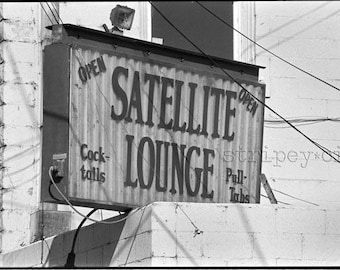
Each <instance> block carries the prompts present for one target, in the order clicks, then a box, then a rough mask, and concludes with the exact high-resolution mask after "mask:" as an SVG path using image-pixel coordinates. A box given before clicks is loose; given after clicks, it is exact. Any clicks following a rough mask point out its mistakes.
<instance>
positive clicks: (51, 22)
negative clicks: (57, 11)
mask: <svg viewBox="0 0 340 270" xmlns="http://www.w3.org/2000/svg"><path fill="white" fill-rule="evenodd" d="M40 6H41V7H42V9H43V10H44V12H45V14H46V16H47V18H48V19H49V20H50V23H51V24H53V21H52V20H51V18H50V16H48V13H47V11H46V10H45V8H44V6H43V5H42V4H41V2H40Z"/></svg>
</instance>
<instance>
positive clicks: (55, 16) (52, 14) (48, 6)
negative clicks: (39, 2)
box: [46, 2, 60, 24]
mask: <svg viewBox="0 0 340 270" xmlns="http://www.w3.org/2000/svg"><path fill="white" fill-rule="evenodd" d="M46 5H47V6H48V8H49V9H50V11H51V13H52V15H53V17H54V19H55V21H56V22H57V24H60V23H59V21H58V19H57V18H56V16H55V15H54V13H53V11H52V9H51V7H50V5H49V4H48V2H46Z"/></svg>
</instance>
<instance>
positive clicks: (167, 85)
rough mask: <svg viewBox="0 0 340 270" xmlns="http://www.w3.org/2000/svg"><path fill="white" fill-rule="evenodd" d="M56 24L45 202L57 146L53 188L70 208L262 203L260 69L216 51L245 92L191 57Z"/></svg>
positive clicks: (49, 59)
mask: <svg viewBox="0 0 340 270" xmlns="http://www.w3.org/2000/svg"><path fill="white" fill-rule="evenodd" d="M53 27H55V28H54V29H53V33H54V36H57V38H56V41H55V43H54V44H52V45H49V46H47V47H46V49H45V56H44V59H45V60H44V61H45V62H44V128H43V168H42V169H43V172H42V199H43V200H44V201H50V202H57V203H63V199H62V198H61V196H60V195H59V194H58V191H57V190H56V189H55V187H54V186H51V185H49V177H48V168H49V167H50V166H52V165H53V162H55V160H53V157H55V156H56V155H59V156H60V154H64V155H62V156H63V157H64V159H65V160H63V162H64V163H63V164H64V166H62V167H60V168H59V167H58V166H57V167H56V168H57V169H58V168H59V170H60V171H61V172H58V173H59V174H60V175H62V179H61V181H60V182H59V183H58V184H57V185H58V187H59V189H60V190H61V191H62V192H63V193H64V194H65V196H66V197H67V198H68V199H69V200H70V201H71V202H72V203H74V204H75V205H83V206H92V207H94V206H100V207H103V208H111V209H117V210H120V209H125V208H130V207H136V206H142V205H146V204H148V203H150V202H153V201H176V202H177V201H181V202H182V201H185V202H202V203H237V202H238V203H256V202H259V189H260V181H259V175H260V173H261V150H262V137H263V135H262V134H263V114H264V109H263V105H262V104H261V103H260V102H259V100H260V101H261V102H264V96H265V93H264V85H263V84H260V83H259V82H258V70H259V68H260V67H258V66H253V65H249V64H244V63H240V62H235V61H230V60H225V59H220V58H213V59H214V60H215V62H216V63H218V65H219V66H220V67H222V68H223V69H225V71H226V72H227V73H228V74H230V75H232V76H233V78H235V79H236V80H237V81H238V82H239V83H241V84H242V86H243V87H244V88H241V87H240V86H239V85H238V84H237V83H236V82H234V81H233V80H232V79H231V78H230V77H228V76H227V75H226V74H225V73H223V72H222V71H221V69H220V68H219V67H216V66H213V65H212V64H211V63H210V60H209V59H207V58H205V57H203V56H201V55H199V54H195V53H190V52H187V51H182V50H178V49H174V48H170V47H165V46H161V45H158V44H153V43H149V42H144V41H138V40H134V39H131V38H127V37H122V36H115V35H112V34H108V33H104V32H101V31H96V30H92V29H86V28H83V27H79V26H73V25H64V26H53ZM253 96H255V97H256V99H255V98H254V97H253ZM65 154H66V155H65Z"/></svg>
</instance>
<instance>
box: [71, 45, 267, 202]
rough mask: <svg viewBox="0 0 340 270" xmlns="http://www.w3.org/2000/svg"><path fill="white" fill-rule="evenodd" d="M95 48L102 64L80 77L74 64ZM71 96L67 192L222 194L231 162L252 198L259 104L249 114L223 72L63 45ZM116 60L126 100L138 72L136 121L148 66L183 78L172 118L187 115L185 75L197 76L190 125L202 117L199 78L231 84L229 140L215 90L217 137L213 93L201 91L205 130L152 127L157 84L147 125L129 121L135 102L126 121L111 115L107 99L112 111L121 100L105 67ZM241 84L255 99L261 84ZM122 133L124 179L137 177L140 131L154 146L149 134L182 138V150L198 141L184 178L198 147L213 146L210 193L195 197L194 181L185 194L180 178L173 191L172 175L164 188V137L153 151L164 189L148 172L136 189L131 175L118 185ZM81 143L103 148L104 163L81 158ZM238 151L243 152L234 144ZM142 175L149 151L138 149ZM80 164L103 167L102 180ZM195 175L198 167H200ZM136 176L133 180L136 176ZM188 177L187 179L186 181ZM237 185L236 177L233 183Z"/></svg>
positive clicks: (150, 196)
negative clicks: (147, 184) (146, 184)
mask: <svg viewBox="0 0 340 270" xmlns="http://www.w3.org/2000/svg"><path fill="white" fill-rule="evenodd" d="M100 56H103V59H104V62H105V65H106V68H107V70H106V71H105V72H104V73H101V74H99V75H98V76H91V79H89V80H87V82H86V83H83V82H82V81H81V80H80V78H79V75H78V69H79V67H80V66H85V64H88V63H90V62H91V61H92V60H94V59H96V58H97V57H100ZM70 65H71V71H70V72H71V75H70V76H71V80H70V89H71V97H70V98H71V102H70V127H71V128H70V129H71V130H70V153H69V154H70V161H69V162H70V163H69V167H70V175H69V191H68V195H69V197H70V198H73V199H74V200H77V199H82V200H87V201H89V202H96V203H102V204H108V205H111V204H116V203H119V204H127V205H145V204H147V203H149V202H152V201H188V202H219V203H223V202H230V190H229V187H232V186H235V184H233V183H231V182H229V183H226V181H225V179H226V168H227V167H229V168H232V169H233V171H234V173H236V172H237V170H243V171H244V174H245V176H246V177H247V178H246V179H245V182H244V184H243V187H242V189H243V192H247V193H249V194H250V202H255V197H256V182H257V180H258V175H259V173H260V171H259V170H260V163H261V155H260V151H261V145H262V125H263V106H261V105H260V104H258V105H259V106H258V108H257V111H256V113H255V115H254V116H252V115H251V114H250V113H249V111H247V110H246V105H244V104H242V103H240V102H239V101H238V98H239V93H240V87H239V86H238V85H237V84H236V83H234V82H231V81H230V80H228V79H226V77H225V76H222V75H218V74H219V73H220V72H219V73H213V72H212V71H211V70H209V69H208V68H207V70H200V69H197V68H196V67H195V68H193V69H186V68H181V67H179V66H175V65H172V66H171V65H166V66H165V65H164V64H163V63H158V62H157V61H150V62H146V61H145V62H144V61H142V60H140V59H137V58H136V59H134V58H132V57H129V58H127V57H126V56H125V55H123V54H121V55H120V54H118V53H117V54H115V55H109V54H105V53H104V54H100V53H99V52H97V51H92V50H90V49H83V48H80V47H78V48H76V49H71V61H70ZM117 66H122V67H124V68H128V70H129V75H128V80H126V79H125V78H124V77H123V78H120V80H119V84H120V85H121V87H122V88H123V89H124V90H125V91H126V94H127V97H128V100H129V101H130V95H131V87H132V83H133V74H134V72H135V71H138V72H139V74H140V90H141V100H142V115H143V120H144V122H145V121H146V119H147V113H148V111H147V110H148V98H149V97H148V92H149V83H147V84H145V83H144V74H145V73H148V74H153V75H158V76H160V77H168V78H171V79H174V80H180V81H183V82H184V84H183V87H182V93H181V94H182V97H181V100H180V121H179V123H180V126H181V125H182V123H183V122H184V121H185V122H187V126H188V119H189V101H190V91H189V87H188V83H189V82H194V83H197V84H198V87H197V89H196V92H195V107H194V113H193V118H194V128H195V127H196V126H197V125H198V124H201V126H202V118H203V102H204V91H203V86H204V85H206V86H210V87H215V88H222V89H224V90H231V91H234V92H236V94H237V99H233V100H232V102H231V108H233V107H235V110H236V116H235V118H233V117H231V124H230V125H231V126H232V129H231V130H232V131H234V132H235V136H234V140H233V141H231V142H228V141H227V140H224V139H222V138H221V137H222V136H223V134H224V117H225V115H224V114H225V107H226V100H227V99H226V98H225V97H224V98H221V101H220V107H219V110H220V112H219V116H220V117H219V134H220V138H212V137H211V133H212V130H213V118H212V116H213V114H214V110H215V104H214V103H215V98H214V97H213V96H210V97H209V106H208V121H207V126H208V127H207V131H208V136H207V137H205V136H203V135H190V134H189V133H187V132H180V131H176V132H174V131H173V130H172V129H171V130H165V129H160V128H158V127H157V124H158V123H159V115H160V103H161V86H157V84H156V87H155V91H154V98H153V123H154V124H155V125H154V126H153V127H152V128H151V127H149V126H147V125H140V124H136V123H135V119H136V110H135V109H133V110H132V119H133V121H132V122H131V123H130V122H126V121H125V120H122V121H116V120H113V119H112V118H111V106H112V105H114V107H115V110H117V111H118V112H120V110H121V102H120V100H118V99H117V97H116V95H115V94H114V92H113V90H112V72H113V70H114V68H115V67H117ZM244 86H245V87H246V88H247V89H248V90H249V91H250V92H251V93H253V94H254V95H255V96H256V97H257V98H259V99H260V100H263V97H264V94H263V91H264V89H263V87H261V85H258V84H256V83H255V84H249V83H247V84H244ZM167 95H168V96H172V97H173V98H172V99H173V100H172V105H167V106H166V112H167V114H166V120H168V119H170V118H172V119H174V106H175V102H176V101H175V91H174V90H173V89H171V88H169V89H168V94H167ZM126 135H133V136H134V141H133V144H132V160H131V179H132V181H135V180H136V179H137V158H136V157H137V152H138V145H139V142H140V140H141V138H143V137H145V136H147V137H149V138H151V140H152V141H153V144H154V147H155V151H156V143H155V141H156V140H159V141H164V142H169V143H172V142H175V143H177V144H178V145H180V144H184V145H186V148H185V154H186V152H187V150H188V149H189V147H190V146H197V147H199V148H200V151H201V152H200V156H198V155H197V154H196V153H194V154H193V156H192V160H191V169H190V178H192V180H191V181H194V178H195V172H194V169H195V168H196V167H198V168H202V167H203V148H208V149H212V150H214V152H215V157H214V158H212V157H210V160H209V165H210V164H213V166H214V171H213V174H210V173H208V191H209V192H210V191H211V190H214V196H213V198H212V199H209V198H205V199H204V198H202V197H201V193H202V184H201V185H200V191H199V193H198V194H197V195H196V196H195V197H191V196H189V195H188V194H187V192H186V187H185V183H184V192H183V195H179V193H178V182H177V180H176V184H175V186H176V189H177V193H176V194H171V193H170V192H169V189H170V188H171V183H172V179H171V178H172V175H171V173H172V172H171V167H172V162H171V156H172V151H171V146H169V153H168V157H169V159H168V168H165V164H164V145H163V149H162V150H163V153H162V155H161V160H160V162H161V171H160V175H161V176H160V177H161V183H162V181H163V180H164V177H163V176H164V174H165V173H166V172H165V171H167V175H168V188H167V190H166V191H165V192H159V191H156V189H155V175H154V179H153V184H152V186H151V188H150V189H142V188H140V185H139V183H138V185H137V187H131V186H127V187H126V186H124V181H125V179H126V173H127V155H128V153H127V141H126V137H125V136H126ZM82 144H87V145H88V149H90V150H93V151H98V149H99V147H102V148H103V151H104V152H105V156H109V158H108V159H107V160H106V162H105V163H102V162H101V163H100V162H97V161H88V160H86V161H83V160H82V158H81V155H80V146H81V145H82ZM235 151H245V152H242V154H241V152H235ZM246 155H247V156H248V157H247V158H248V159H252V158H251V156H252V155H257V157H256V158H255V159H252V160H254V161H251V160H247V161H242V160H243V159H244V158H245V156H246ZM157 162H158V160H157V159H156V163H157ZM143 163H144V169H143V172H144V181H146V180H145V179H147V177H148V173H149V163H150V159H149V154H148V151H146V150H144V156H143ZM83 165H84V166H85V167H86V168H88V169H89V168H92V167H96V168H99V170H100V171H101V172H105V176H106V180H105V182H103V183H101V182H98V181H90V180H82V177H81V171H80V170H81V167H82V166H83ZM201 181H202V174H201ZM137 182H138V181H137ZM192 183H193V182H192ZM236 186H238V187H239V186H240V185H236Z"/></svg>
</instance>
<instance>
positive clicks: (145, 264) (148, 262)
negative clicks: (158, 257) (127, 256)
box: [126, 258, 151, 267]
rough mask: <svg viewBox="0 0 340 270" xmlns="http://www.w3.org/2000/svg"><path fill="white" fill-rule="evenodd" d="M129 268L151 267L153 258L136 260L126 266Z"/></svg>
mask: <svg viewBox="0 0 340 270" xmlns="http://www.w3.org/2000/svg"><path fill="white" fill-rule="evenodd" d="M126 266H127V267H134V266H136V267H150V266H151V258H146V259H143V260H136V261H133V262H129V263H128V264H126Z"/></svg>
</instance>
